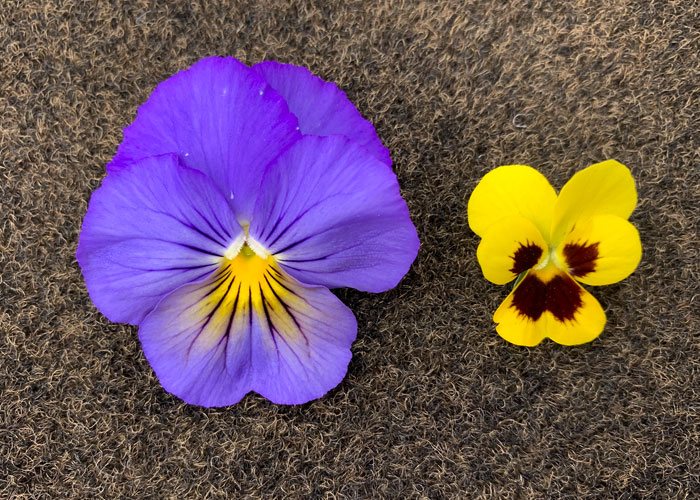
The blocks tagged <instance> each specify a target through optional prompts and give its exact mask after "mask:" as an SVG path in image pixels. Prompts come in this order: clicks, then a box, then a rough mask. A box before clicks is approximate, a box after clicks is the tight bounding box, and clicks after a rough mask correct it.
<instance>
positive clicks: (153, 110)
mask: <svg viewBox="0 0 700 500" xmlns="http://www.w3.org/2000/svg"><path fill="white" fill-rule="evenodd" d="M299 137H300V133H299V131H298V130H297V119H296V117H295V116H294V115H292V114H291V113H290V112H289V110H288V108H287V105H286V103H285V102H284V99H282V97H280V95H279V94H278V93H277V92H275V91H274V90H272V89H271V88H270V87H269V86H268V85H267V83H266V82H265V80H264V79H263V78H262V77H260V76H259V75H258V74H257V73H256V72H254V71H253V70H251V69H250V68H248V67H247V66H245V65H244V64H242V63H240V62H239V61H237V60H236V59H234V58H232V57H227V58H219V57H210V58H207V59H202V60H201V61H199V62H197V63H195V64H194V65H193V66H192V67H191V68H189V69H187V70H184V71H181V72H179V73H177V74H176V75H174V76H172V77H170V78H168V79H167V80H165V81H163V82H162V83H160V84H159V85H158V87H156V89H155V90H154V91H153V93H152V94H151V97H150V98H149V99H148V101H146V102H145V103H144V104H143V105H142V106H141V107H140V108H139V111H138V115H137V116H136V120H134V122H133V123H132V124H131V125H129V126H128V127H127V128H126V129H124V141H123V142H122V143H121V145H120V146H119V150H118V151H117V154H116V156H115V157H114V159H113V161H112V163H110V164H109V165H108V167H107V168H108V170H109V171H115V170H118V169H119V168H122V167H123V166H125V165H128V164H129V163H131V162H133V161H134V160H137V159H139V158H144V157H147V156H153V155H157V154H162V153H177V154H178V155H179V156H180V159H181V160H182V161H183V162H184V163H185V165H187V166H188V167H191V168H194V169H197V170H200V171H202V172H204V173H205V174H207V175H208V176H209V177H210V178H211V179H212V180H214V182H215V183H216V184H217V185H218V186H219V188H220V189H221V191H222V192H223V193H224V194H225V195H226V196H227V197H232V198H231V199H232V205H233V206H234V208H235V210H236V214H237V216H238V217H239V218H240V219H242V220H245V219H247V218H248V216H249V215H250V211H251V209H252V207H253V204H254V202H255V197H256V191H257V188H258V185H259V184H260V179H261V177H262V174H263V171H264V168H265V166H266V165H267V164H268V163H269V162H270V161H271V160H272V159H274V158H275V157H276V156H277V155H278V154H279V153H280V152H281V151H283V150H284V149H285V148H287V147H288V146H289V145H290V144H292V143H293V142H294V141H296V140H297V139H298V138H299Z"/></svg>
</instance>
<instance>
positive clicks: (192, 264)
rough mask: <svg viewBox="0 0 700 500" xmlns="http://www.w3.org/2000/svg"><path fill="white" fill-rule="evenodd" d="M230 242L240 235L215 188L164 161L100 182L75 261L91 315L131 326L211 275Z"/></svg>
mask: <svg viewBox="0 0 700 500" xmlns="http://www.w3.org/2000/svg"><path fill="white" fill-rule="evenodd" d="M237 239H240V240H241V241H242V229H241V227H240V226H239V225H238V222H237V221H236V219H235V217H234V215H233V212H232V210H231V208H230V206H229V205H228V203H227V200H226V198H225V197H224V196H223V195H222V194H221V193H220V192H219V191H218V189H217V188H216V186H215V185H214V183H213V182H212V181H211V180H210V179H208V178H207V176H205V175H204V174H203V173H201V172H198V171H196V170H192V169H190V168H187V167H185V166H182V165H180V164H179V161H178V158H177V156H175V155H163V156H157V157H152V158H146V159H143V160H139V161H137V162H135V163H133V164H132V165H130V166H129V167H125V168H124V169H122V170H120V171H119V172H114V173H111V174H109V175H108V176H107V177H106V178H105V179H104V181H103V182H102V186H101V187H100V188H99V189H97V190H96V191H95V192H94V193H93V195H92V198H91V200H90V205H89V208H88V211H87V214H86V215H85V219H84V220H83V228H82V231H81V234H80V243H79V245H78V250H77V253H76V256H77V258H78V262H79V263H80V266H81V268H82V270H83V275H84V276H85V282H86V284H87V288H88V291H89V292H90V296H91V297H92V300H93V302H94V303H95V305H96V306H97V308H98V309H99V310H100V311H102V313H103V314H104V315H105V316H107V317H108V318H109V319H110V320H112V321H116V322H126V323H133V324H137V323H139V322H140V321H141V320H142V319H143V317H144V316H145V315H146V314H147V313H148V312H149V311H150V310H151V309H153V307H154V306H155V305H156V303H158V301H159V300H160V299H161V298H162V297H163V296H164V295H166V294H167V293H170V292H172V291H173V290H175V289H176V288H177V287H179V286H181V285H183V284H185V283H188V282H191V281H195V280H198V279H201V278H203V277H204V276H206V275H207V274H211V273H212V272H214V271H215V270H216V268H217V267H218V265H219V260H220V259H221V256H222V255H224V253H225V252H226V249H227V248H228V247H229V245H230V244H231V243H232V242H234V241H236V240H237Z"/></svg>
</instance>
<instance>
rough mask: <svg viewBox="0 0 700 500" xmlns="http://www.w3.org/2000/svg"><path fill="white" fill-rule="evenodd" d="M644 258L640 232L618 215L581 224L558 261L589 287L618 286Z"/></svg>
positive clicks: (565, 243)
mask: <svg viewBox="0 0 700 500" xmlns="http://www.w3.org/2000/svg"><path fill="white" fill-rule="evenodd" d="M641 258H642V242H641V240H640V239H639V232H638V231H637V228H635V227H634V226H633V225H632V224H631V223H630V222H628V221H627V220H625V219H623V218H621V217H617V216H615V215H599V216H597V217H591V218H590V219H588V220H587V221H586V222H584V223H581V224H578V225H577V226H576V227H575V228H574V230H573V231H572V232H571V233H569V234H568V235H567V236H566V238H564V241H562V243H561V244H560V245H559V247H558V248H557V260H558V261H559V262H560V263H562V264H564V265H566V266H567V267H568V269H569V273H571V275H572V276H574V277H575V278H576V279H577V280H578V281H580V282H582V283H586V284H587V285H610V284H612V283H617V282H618V281H620V280H623V279H625V278H626V277H627V276H629V275H630V274H632V272H633V271H634V270H635V269H636V268H637V265H638V264H639V261H640V260H641Z"/></svg>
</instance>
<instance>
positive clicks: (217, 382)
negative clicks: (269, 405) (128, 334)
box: [139, 247, 357, 406]
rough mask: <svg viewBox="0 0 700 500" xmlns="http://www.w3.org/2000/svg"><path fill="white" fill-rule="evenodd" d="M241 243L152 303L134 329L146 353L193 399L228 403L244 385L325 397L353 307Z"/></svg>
mask: <svg viewBox="0 0 700 500" xmlns="http://www.w3.org/2000/svg"><path fill="white" fill-rule="evenodd" d="M246 248H247V247H244V250H243V251H241V253H239V254H238V255H237V256H236V257H235V258H233V259H230V260H227V261H225V262H224V264H223V265H222V267H221V268H220V269H219V270H218V272H217V273H216V274H215V275H213V276H212V277H210V278H209V279H207V280H206V281H203V282H199V283H195V284H190V285H185V286H183V287H181V288H179V289H178V290H176V291H175V292H173V293H172V294H170V295H168V296H167V297H165V298H164V299H163V300H162V301H161V302H160V303H159V304H158V306H156V308H155V309H154V310H153V312H152V313H151V314H149V315H148V316H147V317H146V319H145V320H144V321H143V323H142V324H141V325H140V328H139V338H140V340H141V343H142V345H143V350H144V353H145V355H146V358H147V359H148V361H149V363H150V364H151V366H152V367H153V369H154V371H155V372H156V375H157V376H158V379H159V380H160V382H161V384H162V385H163V387H164V388H165V389H166V390H167V391H169V392H171V393H173V394H174V395H176V396H178V397H180V398H182V399H183V400H185V401H186V402H188V403H190V404H197V405H202V406H226V405H230V404H233V403H236V402H238V401H239V400H240V399H241V398H242V397H243V396H244V395H245V394H246V393H247V392H249V391H251V390H254V391H256V392H258V393H259V394H261V395H262V396H264V397H266V398H268V399H269V400H271V401H272V402H274V403H280V404H300V403H305V402H307V401H309V400H311V399H315V398H318V397H321V396H323V395H324V394H325V393H326V392H328V391H329V390H330V389H332V388H333V387H335V386H336V385H337V384H338V383H339V382H340V381H341V380H342V379H343V377H344V376H345V373H346V371H347V366H348V363H349V361H350V358H351V352H350V346H351V344H352V342H353V341H354V340H355V336H356V332H357V324H356V322H355V318H354V316H353V314H352V312H351V311H350V310H349V309H348V308H347V307H345V306H344V305H343V304H342V303H341V302H340V301H339V300H338V299H337V298H336V297H335V296H334V295H333V294H332V293H331V292H330V291H328V290H327V289H325V288H322V287H309V286H305V285H302V284H301V283H299V282H297V281H296V280H294V279H293V278H291V277H289V276H288V275H286V274H285V273H284V272H283V271H282V270H281V269H280V268H279V267H278V266H277V265H276V264H275V262H274V260H273V259H272V258H267V259H264V258H261V257H259V256H258V255H256V254H255V253H253V252H252V251H250V249H247V250H246Z"/></svg>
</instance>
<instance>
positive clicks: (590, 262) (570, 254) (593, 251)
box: [562, 242, 599, 276]
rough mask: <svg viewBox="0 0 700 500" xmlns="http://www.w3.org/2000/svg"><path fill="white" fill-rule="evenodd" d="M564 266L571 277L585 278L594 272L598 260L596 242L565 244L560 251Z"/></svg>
mask: <svg viewBox="0 0 700 500" xmlns="http://www.w3.org/2000/svg"><path fill="white" fill-rule="evenodd" d="M562 253H563V254H564V258H565V259H566V265H567V266H569V272H570V273H571V274H572V275H573V276H585V275H587V274H588V273H592V272H593V271H595V267H596V260H597V259H598V255H599V253H598V242H595V243H592V244H590V243H588V242H586V243H567V244H566V245H564V250H562Z"/></svg>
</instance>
